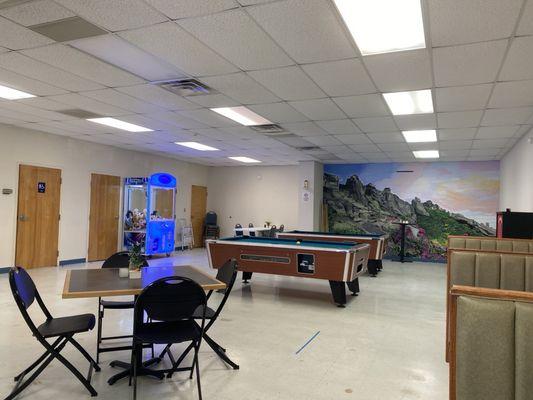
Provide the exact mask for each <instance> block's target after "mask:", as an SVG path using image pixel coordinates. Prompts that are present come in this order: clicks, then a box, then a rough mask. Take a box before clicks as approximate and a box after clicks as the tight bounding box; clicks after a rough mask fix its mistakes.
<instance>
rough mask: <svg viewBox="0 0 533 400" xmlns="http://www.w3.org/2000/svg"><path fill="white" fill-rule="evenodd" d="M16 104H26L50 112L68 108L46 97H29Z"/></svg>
mask: <svg viewBox="0 0 533 400" xmlns="http://www.w3.org/2000/svg"><path fill="white" fill-rule="evenodd" d="M17 103H22V104H27V105H29V106H32V107H37V108H42V109H43V110H50V111H60V110H65V109H67V108H68V107H65V104H63V103H59V102H57V101H55V100H51V99H49V98H48V97H30V98H28V99H21V100H17Z"/></svg>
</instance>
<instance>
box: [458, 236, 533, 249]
mask: <svg viewBox="0 0 533 400" xmlns="http://www.w3.org/2000/svg"><path fill="white" fill-rule="evenodd" d="M448 249H450V250H451V249H465V250H481V251H506V252H510V253H533V240H528V239H505V238H503V239H500V238H495V237H483V236H482V237H478V236H449V237H448Z"/></svg>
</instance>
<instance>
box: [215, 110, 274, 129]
mask: <svg viewBox="0 0 533 400" xmlns="http://www.w3.org/2000/svg"><path fill="white" fill-rule="evenodd" d="M210 110H211V111H214V112H216V113H217V114H220V115H223V116H224V117H226V118H229V119H232V120H233V121H235V122H238V123H239V124H241V125H244V126H253V125H267V124H272V122H270V121H269V120H268V119H266V118H263V117H262V116H260V115H258V114H256V113H254V112H253V111H252V110H250V109H248V108H246V107H243V106H239V107H219V108H211V109H210Z"/></svg>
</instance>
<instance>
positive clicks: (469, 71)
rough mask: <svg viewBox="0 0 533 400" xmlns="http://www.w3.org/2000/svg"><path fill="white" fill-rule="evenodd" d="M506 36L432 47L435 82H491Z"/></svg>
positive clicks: (465, 83) (461, 83)
mask: <svg viewBox="0 0 533 400" xmlns="http://www.w3.org/2000/svg"><path fill="white" fill-rule="evenodd" d="M506 47H507V40H498V41H493V42H483V43H474V44H468V45H462V46H453V47H440V48H436V49H433V68H434V70H435V84H436V86H459V85H472V84H476V83H485V82H493V81H494V80H495V79H496V74H497V72H498V69H499V67H500V65H501V62H502V60H503V56H504V54H505V49H506Z"/></svg>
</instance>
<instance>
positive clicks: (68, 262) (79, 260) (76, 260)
mask: <svg viewBox="0 0 533 400" xmlns="http://www.w3.org/2000/svg"><path fill="white" fill-rule="evenodd" d="M84 262H87V260H86V259H85V258H73V259H71V260H61V261H59V266H60V267H62V266H63V265H71V264H83V263H84Z"/></svg>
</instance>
